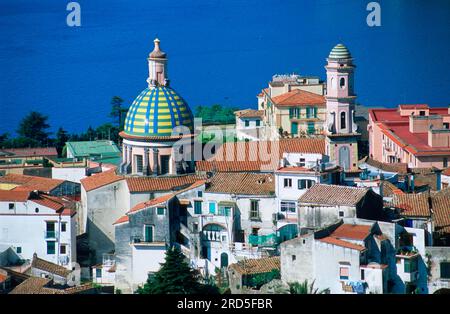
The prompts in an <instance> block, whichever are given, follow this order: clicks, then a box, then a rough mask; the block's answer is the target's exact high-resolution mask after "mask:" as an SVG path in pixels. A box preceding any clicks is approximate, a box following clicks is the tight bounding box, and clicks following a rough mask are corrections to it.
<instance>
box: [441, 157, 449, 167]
mask: <svg viewBox="0 0 450 314" xmlns="http://www.w3.org/2000/svg"><path fill="white" fill-rule="evenodd" d="M442 166H443V167H444V168H447V167H448V158H447V157H444V159H443V160H442Z"/></svg>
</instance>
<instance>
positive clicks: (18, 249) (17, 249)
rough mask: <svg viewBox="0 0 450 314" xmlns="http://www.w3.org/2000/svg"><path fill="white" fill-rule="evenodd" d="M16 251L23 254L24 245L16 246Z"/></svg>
mask: <svg viewBox="0 0 450 314" xmlns="http://www.w3.org/2000/svg"><path fill="white" fill-rule="evenodd" d="M16 253H17V254H22V247H21V246H18V247H16Z"/></svg>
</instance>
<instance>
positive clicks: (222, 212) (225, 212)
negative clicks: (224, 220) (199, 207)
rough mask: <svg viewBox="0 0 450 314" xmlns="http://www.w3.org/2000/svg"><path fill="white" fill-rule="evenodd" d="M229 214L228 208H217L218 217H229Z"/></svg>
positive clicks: (229, 209)
mask: <svg viewBox="0 0 450 314" xmlns="http://www.w3.org/2000/svg"><path fill="white" fill-rule="evenodd" d="M230 213H231V207H229V206H219V216H227V217H229V216H230Z"/></svg>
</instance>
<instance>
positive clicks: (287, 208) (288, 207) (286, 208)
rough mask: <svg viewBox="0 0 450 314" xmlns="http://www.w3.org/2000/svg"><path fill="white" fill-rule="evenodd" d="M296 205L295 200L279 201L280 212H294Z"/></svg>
mask: <svg viewBox="0 0 450 314" xmlns="http://www.w3.org/2000/svg"><path fill="white" fill-rule="evenodd" d="M296 207H297V206H296V204H295V202H281V203H280V210H281V211H282V212H291V213H295V209H296Z"/></svg>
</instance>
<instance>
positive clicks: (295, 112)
mask: <svg viewBox="0 0 450 314" xmlns="http://www.w3.org/2000/svg"><path fill="white" fill-rule="evenodd" d="M289 118H291V119H292V118H294V119H298V118H300V108H290V109H289Z"/></svg>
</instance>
